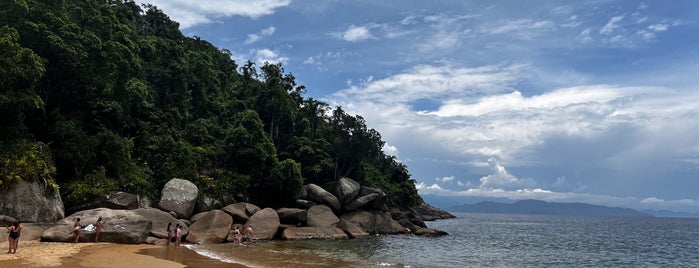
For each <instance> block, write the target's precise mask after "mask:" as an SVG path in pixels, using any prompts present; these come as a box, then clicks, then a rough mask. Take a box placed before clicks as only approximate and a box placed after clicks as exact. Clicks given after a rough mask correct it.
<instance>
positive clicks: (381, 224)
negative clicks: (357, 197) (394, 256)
mask: <svg viewBox="0 0 699 268" xmlns="http://www.w3.org/2000/svg"><path fill="white" fill-rule="evenodd" d="M341 218H342V219H345V220H348V221H350V222H352V223H355V224H358V225H359V227H361V228H362V229H364V230H365V231H367V232H369V233H370V234H397V233H400V232H402V231H404V230H405V228H403V226H401V225H400V224H398V222H396V221H394V220H393V218H391V215H390V214H389V213H387V212H383V211H379V210H373V211H355V212H350V213H347V214H344V215H342V216H341Z"/></svg>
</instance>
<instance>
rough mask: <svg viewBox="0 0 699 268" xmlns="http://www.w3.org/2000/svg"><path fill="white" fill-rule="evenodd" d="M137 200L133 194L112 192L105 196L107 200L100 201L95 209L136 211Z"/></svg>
mask: <svg viewBox="0 0 699 268" xmlns="http://www.w3.org/2000/svg"><path fill="white" fill-rule="evenodd" d="M138 205H139V198H138V196H137V195H135V194H130V193H125V192H113V193H111V194H109V195H108V196H107V199H105V200H103V201H101V202H100V203H99V205H98V206H97V207H104V208H111V209H137V208H138Z"/></svg>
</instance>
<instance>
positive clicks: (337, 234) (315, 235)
mask: <svg viewBox="0 0 699 268" xmlns="http://www.w3.org/2000/svg"><path fill="white" fill-rule="evenodd" d="M347 238H348V237H347V234H345V232H343V231H342V229H340V228H337V227H334V226H325V227H289V228H286V229H284V232H282V239H286V240H299V239H347Z"/></svg>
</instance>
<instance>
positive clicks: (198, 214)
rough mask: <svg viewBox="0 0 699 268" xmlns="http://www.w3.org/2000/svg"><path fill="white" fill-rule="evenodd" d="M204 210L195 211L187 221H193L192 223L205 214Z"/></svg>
mask: <svg viewBox="0 0 699 268" xmlns="http://www.w3.org/2000/svg"><path fill="white" fill-rule="evenodd" d="M206 212H208V211H206ZM206 212H199V213H197V214H194V216H192V217H191V218H189V221H191V222H193V223H194V222H197V221H198V220H199V219H201V217H203V216H204V215H206Z"/></svg>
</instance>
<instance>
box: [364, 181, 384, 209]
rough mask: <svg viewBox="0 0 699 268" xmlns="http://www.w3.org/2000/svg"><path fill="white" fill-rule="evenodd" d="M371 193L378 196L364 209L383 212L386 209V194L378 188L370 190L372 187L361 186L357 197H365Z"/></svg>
mask: <svg viewBox="0 0 699 268" xmlns="http://www.w3.org/2000/svg"><path fill="white" fill-rule="evenodd" d="M372 193H376V194H378V195H379V197H377V198H376V199H374V200H373V201H371V202H369V203H368V204H367V205H366V206H365V209H368V210H385V209H386V199H387V197H386V193H385V192H384V191H383V190H381V189H379V188H372V187H366V186H362V188H361V189H360V190H359V195H360V196H365V195H370V194H372Z"/></svg>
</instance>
